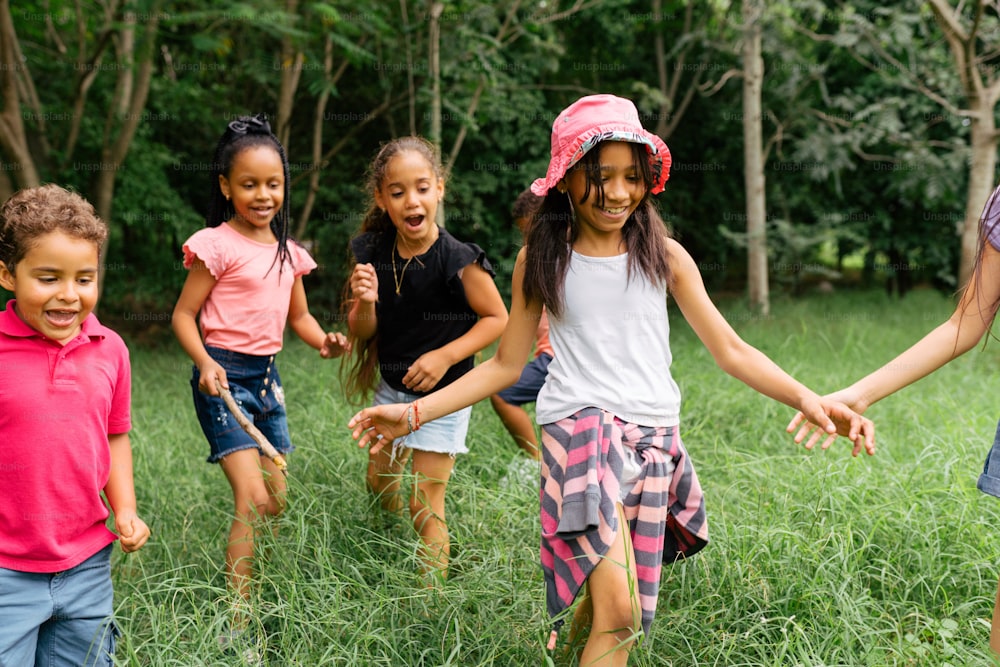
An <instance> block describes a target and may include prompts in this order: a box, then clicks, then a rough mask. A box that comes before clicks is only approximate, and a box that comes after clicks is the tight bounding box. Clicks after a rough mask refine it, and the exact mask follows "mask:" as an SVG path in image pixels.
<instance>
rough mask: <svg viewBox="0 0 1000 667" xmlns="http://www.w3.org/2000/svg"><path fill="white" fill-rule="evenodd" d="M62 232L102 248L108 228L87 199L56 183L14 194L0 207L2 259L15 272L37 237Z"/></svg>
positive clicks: (0, 253) (0, 260) (0, 259)
mask: <svg viewBox="0 0 1000 667" xmlns="http://www.w3.org/2000/svg"><path fill="white" fill-rule="evenodd" d="M52 232H62V233H63V234H66V235H67V236H71V237H73V238H77V239H83V240H84V241H90V242H92V243H93V244H94V245H96V246H97V247H98V248H100V247H101V246H102V245H103V244H104V242H105V241H106V240H107V238H108V227H107V225H106V224H104V221H103V220H101V219H100V218H99V217H98V216H97V212H96V211H95V210H94V207H93V205H92V204H91V203H90V202H88V201H87V200H86V199H84V198H83V197H81V196H80V195H78V194H76V193H75V192H70V191H69V190H67V189H65V188H63V187H60V186H58V185H54V184H51V183H50V184H47V185H41V186H38V187H34V188H26V189H24V190H20V191H18V192H16V193H14V194H13V195H12V196H11V197H10V199H8V200H7V201H6V202H4V204H3V206H2V207H0V262H3V264H4V265H5V266H6V267H7V270H8V271H10V272H11V273H14V269H15V267H16V266H17V263H18V262H20V261H21V260H22V259H24V256H25V255H26V254H27V253H28V251H29V250H31V249H32V248H33V247H34V246H35V244H36V243H37V242H38V239H40V238H41V237H43V236H45V235H46V234H51V233H52Z"/></svg>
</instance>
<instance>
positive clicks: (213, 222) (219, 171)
mask: <svg viewBox="0 0 1000 667" xmlns="http://www.w3.org/2000/svg"><path fill="white" fill-rule="evenodd" d="M258 146H268V147H270V148H273V149H274V150H275V151H277V153H278V156H279V157H281V167H282V169H283V170H284V173H285V196H284V198H283V199H282V202H281V208H280V209H279V210H278V212H277V213H276V214H275V215H274V217H273V218H272V219H271V231H272V232H273V233H274V237H275V238H276V239H278V250H277V253H276V254H275V256H274V261H275V262H277V263H278V264H279V266H282V265H284V263H285V262H288V263H289V264H292V256H291V253H289V251H288V240H289V236H288V227H289V221H290V219H291V213H290V211H291V209H290V199H291V194H290V189H291V188H290V182H289V181H290V179H289V174H288V156H287V155H285V148H284V146H282V145H281V142H280V141H278V138H277V137H276V136H274V134H273V133H272V132H271V124H270V123H268V122H267V115H266V114H262V113H260V114H257V115H256V116H239V117H238V118H237V119H236V120H234V121H232V122H230V123H229V125H228V126H227V127H226V131H225V132H223V133H222V137H221V138H220V139H219V143H218V144H216V146H215V156H214V157H213V159H212V173H211V177H212V183H211V188H210V190H209V193H210V194H209V199H208V213H207V214H206V215H205V226H206V227H218V226H219V225H221V224H222V223H223V222H226V221H227V220H229V219H230V218H232V217H233V216H234V215H235V214H236V209H235V208H233V203H232V202H231V201H229V200H228V199H226V198H225V197H224V196H223V194H222V190H221V189H220V188H219V176H225V177H226V178H228V177H229V172H230V170H231V169H232V168H233V162H234V161H235V160H236V156H237V155H239V154H240V153H242V152H243V151H245V150H247V149H248V148H256V147H258ZM271 267H272V268H274V264H272V265H271Z"/></svg>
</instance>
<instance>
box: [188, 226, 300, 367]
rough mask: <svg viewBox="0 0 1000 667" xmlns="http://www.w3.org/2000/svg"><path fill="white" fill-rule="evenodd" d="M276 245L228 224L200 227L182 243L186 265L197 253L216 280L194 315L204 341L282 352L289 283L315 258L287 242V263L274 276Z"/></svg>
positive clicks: (239, 348) (252, 350)
mask: <svg viewBox="0 0 1000 667" xmlns="http://www.w3.org/2000/svg"><path fill="white" fill-rule="evenodd" d="M277 248H278V247H277V244H274V243H259V242H257V241H252V240H250V239H248V238H247V237H245V236H243V235H242V234H240V233H239V232H238V231H236V230H235V229H233V228H232V227H230V226H229V224H228V223H222V224H221V225H219V226H218V227H206V228H205V229H201V230H199V231H197V232H195V233H194V234H193V235H192V236H191V238H189V239H188V240H187V241H186V242H185V243H184V266H185V268H188V269H190V268H191V264H192V262H193V261H194V259H195V257H197V258H198V259H200V260H201V261H203V262H204V263H205V266H206V267H208V270H209V271H210V272H211V274H212V276H213V277H214V278H215V279H216V281H218V282H216V283H215V287H213V288H212V291H211V292H210V293H209V295H208V298H207V299H205V303H204V305H202V307H201V313H200V314H199V316H198V322H199V324H200V326H201V335H202V339H203V340H204V341H205V345H209V346H212V347H221V348H223V349H226V350H231V351H233V352H242V353H243V354H253V355H258V356H264V355H268V354H275V353H277V352H278V351H280V350H281V345H282V338H283V335H284V332H285V321H286V320H287V319H288V307H289V304H290V303H291V300H292V285H294V284H295V279H296V278H298V277H299V276H302V275H305V274H307V273H309V272H310V271H312V270H313V269H315V268H316V262H315V261H313V258H312V257H310V256H309V253H308V252H306V249H305V248H303V247H302V246H300V245H299V244H298V243H295V242H294V241H290V242H289V243H288V251H289V253H290V254H291V258H292V262H291V265H290V264H289V263H288V262H285V264H284V266H282V267H281V270H280V277H279V267H278V263H277V262H275V252H276V251H277ZM292 265H294V267H295V268H294V269H293V268H292Z"/></svg>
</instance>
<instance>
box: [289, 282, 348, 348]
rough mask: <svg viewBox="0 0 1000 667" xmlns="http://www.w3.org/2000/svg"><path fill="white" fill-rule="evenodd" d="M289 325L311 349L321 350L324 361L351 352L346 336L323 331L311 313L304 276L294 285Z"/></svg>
mask: <svg viewBox="0 0 1000 667" xmlns="http://www.w3.org/2000/svg"><path fill="white" fill-rule="evenodd" d="M288 324H289V326H291V327H292V331H294V332H295V333H296V335H298V337H299V338H301V339H302V340H304V341H305V342H306V343H307V344H308V345H309V346H310V347H312V348H314V349H316V350H319V356H321V357H323V358H324V359H332V358H333V357H339V356H341V355H342V354H345V353H346V352H350V351H351V344H350V343H349V342H348V341H347V337H346V336H344V334H342V333H334V332H332V331H331V332H330V333H327V332H325V331H323V327H321V326H320V325H319V322H317V321H316V318H315V317H313V316H312V314H311V313H310V312H309V301H308V299H307V298H306V288H305V285H303V284H302V276H299V277H297V278H296V279H295V284H293V285H292V300H291V303H290V304H289V306H288Z"/></svg>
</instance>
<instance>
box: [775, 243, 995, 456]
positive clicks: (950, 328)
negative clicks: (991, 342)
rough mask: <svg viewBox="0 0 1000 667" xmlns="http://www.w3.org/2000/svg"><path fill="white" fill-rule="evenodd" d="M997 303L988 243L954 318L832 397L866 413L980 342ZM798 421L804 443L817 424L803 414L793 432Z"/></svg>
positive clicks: (799, 438)
mask: <svg viewBox="0 0 1000 667" xmlns="http://www.w3.org/2000/svg"><path fill="white" fill-rule="evenodd" d="M998 301H1000V251H997V250H996V249H995V248H994V247H993V246H992V245H990V244H989V243H986V244H984V248H983V251H982V255H981V257H980V263H979V268H978V271H977V273H976V274H975V275H974V276H973V277H972V278H971V279H970V280H969V284H968V285H967V286H966V288H965V292H964V293H963V294H962V298H961V300H960V301H959V303H958V306H957V307H956V308H955V312H954V313H952V315H951V317H949V318H948V319H947V320H945V321H944V322H942V323H941V324H939V325H938V326H937V327H936V328H935V329H934V330H933V331H931V332H930V333H928V334H927V335H926V336H924V337H923V338H921V339H920V340H919V341H917V342H916V343H914V344H913V345H912V346H911V347H910V348H909V349H908V350H906V351H905V352H903V353H902V354H900V355H899V356H898V357H896V358H895V359H893V360H892V361H890V362H889V363H887V364H885V365H884V366H882V367H881V368H879V369H878V370H877V371H874V372H872V373H871V374H869V375H867V376H865V377H864V378H862V379H860V380H858V381H857V382H855V383H854V384H852V385H851V386H849V387H846V388H844V389H841V390H840V391H838V392H836V393H834V394H831V395H830V398H831V399H833V400H838V401H843V402H844V403H846V404H847V405H849V406H850V407H851V408H852V409H853V410H855V411H856V412H858V413H863V412H864V411H865V410H867V409H868V408H869V406H871V405H872V404H873V403H876V402H877V401H880V400H882V399H883V398H885V397H886V396H889V395H890V394H893V393H895V392H897V391H899V390H900V389H902V388H903V387H905V386H907V385H909V384H912V383H914V382H916V381H917V380H919V379H921V378H923V377H925V376H927V375H930V374H931V373H933V372H934V371H936V370H937V369H939V368H941V367H942V366H944V365H945V364H947V363H948V362H949V361H951V360H952V359H955V358H957V357H960V356H962V355H963V354H965V353H966V352H968V351H969V350H971V349H972V348H973V347H975V346H976V343H978V342H979V341H980V340H981V339H982V337H983V334H985V333H986V331H987V330H988V329H989V327H990V323H991V322H992V321H993V318H994V317H995V316H996V312H997V302H998ZM799 424H802V428H801V429H800V431H799V432H798V433H797V434H796V436H795V442H801V441H802V439H803V438H804V437H805V435H806V434H807V433H808V432H810V431H812V430H813V429H814V428H815V427H814V426H813V425H812V424H811V423H809V420H807V419H806V417H805V415H803V414H802V413H799V414H797V415H796V416H795V417H794V418H793V419H792V421H791V423H790V424H789V425H788V431H792V430H794V429H795V427H797V426H799ZM815 440H816V436H815V435H813V437H812V438H810V440H809V442H808V443H807V446H808V444H810V443H813V442H815Z"/></svg>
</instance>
